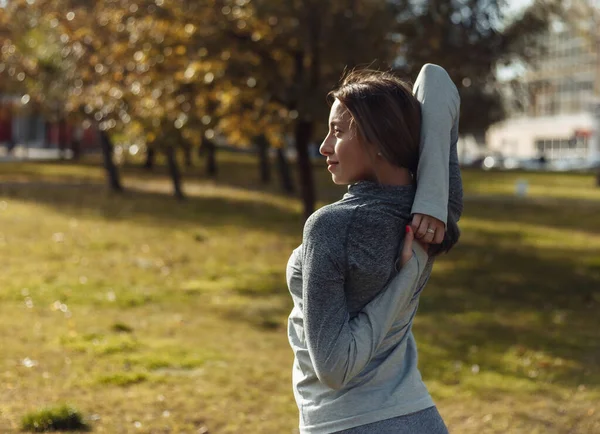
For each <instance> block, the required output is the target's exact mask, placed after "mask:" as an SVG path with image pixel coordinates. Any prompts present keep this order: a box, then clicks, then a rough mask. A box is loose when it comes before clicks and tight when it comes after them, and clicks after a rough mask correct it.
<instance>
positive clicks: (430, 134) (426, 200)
mask: <svg viewBox="0 0 600 434" xmlns="http://www.w3.org/2000/svg"><path fill="white" fill-rule="evenodd" d="M413 92H414V94H415V96H416V98H417V99H418V100H419V102H420V103H421V113H422V121H421V142H420V155H419V165H418V168H417V194H416V196H415V201H414V204H413V208H412V214H417V213H418V214H426V215H430V216H432V217H435V218H437V219H438V220H441V221H443V222H444V223H447V219H448V194H449V193H448V192H449V187H448V186H449V178H450V176H449V175H450V174H449V170H450V161H449V160H450V148H451V146H452V145H454V146H455V145H456V141H457V140H458V118H459V113H460V96H459V94H458V89H456V86H455V85H454V83H453V82H452V80H451V79H450V76H449V75H448V73H447V72H446V71H445V70H444V69H443V68H442V67H440V66H437V65H433V64H430V63H428V64H426V65H425V66H423V68H422V69H421V72H420V73H419V76H418V77H417V80H416V81H415V85H414V88H413Z"/></svg>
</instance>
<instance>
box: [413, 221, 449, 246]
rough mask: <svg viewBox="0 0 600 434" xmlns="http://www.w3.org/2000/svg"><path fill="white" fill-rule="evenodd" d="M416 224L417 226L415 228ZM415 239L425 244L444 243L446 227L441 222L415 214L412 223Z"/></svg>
mask: <svg viewBox="0 0 600 434" xmlns="http://www.w3.org/2000/svg"><path fill="white" fill-rule="evenodd" d="M416 223H418V226H417V227H415V225H416ZM412 227H413V231H414V232H415V238H416V239H417V240H419V241H423V242H424V243H427V244H441V242H442V241H444V235H445V233H446V225H445V224H444V222H443V221H441V220H438V219H436V218H435V217H431V216H428V215H424V214H415V215H414V216H413V221H412Z"/></svg>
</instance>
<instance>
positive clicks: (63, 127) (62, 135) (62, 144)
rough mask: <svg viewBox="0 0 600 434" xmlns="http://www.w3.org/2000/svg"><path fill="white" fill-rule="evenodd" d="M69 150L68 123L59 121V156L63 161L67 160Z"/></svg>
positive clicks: (62, 120) (63, 120)
mask: <svg viewBox="0 0 600 434" xmlns="http://www.w3.org/2000/svg"><path fill="white" fill-rule="evenodd" d="M66 150H67V121H66V120H65V119H61V120H59V121H58V156H59V158H60V159H61V160H64V159H65V156H66Z"/></svg>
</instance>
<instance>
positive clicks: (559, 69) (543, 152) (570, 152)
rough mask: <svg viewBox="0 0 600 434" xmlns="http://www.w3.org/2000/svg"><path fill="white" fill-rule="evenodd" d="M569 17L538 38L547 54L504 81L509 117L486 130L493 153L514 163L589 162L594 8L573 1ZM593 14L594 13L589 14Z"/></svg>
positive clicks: (599, 73) (596, 82) (594, 92)
mask: <svg viewBox="0 0 600 434" xmlns="http://www.w3.org/2000/svg"><path fill="white" fill-rule="evenodd" d="M572 3H573V5H574V6H573V8H572V10H571V12H572V15H570V16H567V17H565V19H564V21H561V22H555V23H553V25H551V29H550V31H549V32H548V33H547V34H545V35H544V36H543V37H542V41H541V42H542V45H543V46H544V47H545V53H544V54H543V55H541V56H540V58H539V59H536V61H535V62H534V65H535V66H534V67H533V68H531V69H529V70H527V71H526V72H524V74H523V75H522V77H521V78H520V79H518V80H513V81H511V82H507V83H506V87H505V92H504V93H505V98H506V101H505V102H506V107H507V111H508V114H509V116H508V118H507V119H506V120H505V121H503V122H500V123H498V124H495V125H493V126H492V127H490V128H489V130H488V132H487V135H486V142H487V145H488V147H489V148H490V150H491V151H492V152H497V153H499V154H502V155H503V156H505V157H514V158H517V159H526V158H541V157H544V159H546V160H548V161H552V160H579V161H588V162H593V161H597V160H598V159H600V150H598V149H596V147H597V145H596V142H594V141H593V140H592V136H593V133H594V130H595V122H596V120H595V118H594V107H595V104H596V103H597V98H598V97H599V96H600V69H599V68H600V53H599V50H598V47H599V45H598V40H597V38H598V32H599V30H598V28H597V27H596V24H595V20H597V19H598V15H600V14H597V12H598V11H597V10H596V9H593V8H592V7H591V6H590V4H589V3H587V2H585V1H583V0H580V1H579V3H578V2H577V1H573V2H572ZM590 11H592V12H593V13H590Z"/></svg>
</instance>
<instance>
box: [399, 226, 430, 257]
mask: <svg viewBox="0 0 600 434" xmlns="http://www.w3.org/2000/svg"><path fill="white" fill-rule="evenodd" d="M415 241H416V242H417V243H418V244H419V245H420V246H421V247H422V248H423V250H425V252H427V251H429V244H427V243H424V242H422V241H420V240H415V233H414V232H413V230H412V228H411V227H410V226H409V225H407V226H406V235H405V236H404V246H403V247H402V255H401V258H400V259H401V262H402V265H403V266H404V265H406V263H407V262H408V261H410V259H411V258H412V256H413V242H415Z"/></svg>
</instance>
